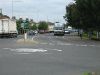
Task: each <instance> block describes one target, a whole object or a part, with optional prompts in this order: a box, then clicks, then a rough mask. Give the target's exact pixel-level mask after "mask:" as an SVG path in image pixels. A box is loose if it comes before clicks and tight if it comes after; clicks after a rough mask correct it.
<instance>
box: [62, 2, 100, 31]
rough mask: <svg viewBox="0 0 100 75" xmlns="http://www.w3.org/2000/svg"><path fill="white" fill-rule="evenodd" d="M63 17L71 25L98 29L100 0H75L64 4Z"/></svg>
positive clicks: (86, 28) (99, 26)
mask: <svg viewBox="0 0 100 75" xmlns="http://www.w3.org/2000/svg"><path fill="white" fill-rule="evenodd" d="M64 18H65V20H66V21H68V25H70V26H72V27H75V28H81V29H83V30H99V31H100V0H75V3H73V4H70V5H68V6H66V14H65V16H64Z"/></svg>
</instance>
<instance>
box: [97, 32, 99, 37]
mask: <svg viewBox="0 0 100 75" xmlns="http://www.w3.org/2000/svg"><path fill="white" fill-rule="evenodd" d="M97 39H99V32H98V31H97Z"/></svg>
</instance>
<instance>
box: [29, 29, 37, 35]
mask: <svg viewBox="0 0 100 75" xmlns="http://www.w3.org/2000/svg"><path fill="white" fill-rule="evenodd" d="M27 34H28V35H35V31H33V30H30V31H28V32H27Z"/></svg>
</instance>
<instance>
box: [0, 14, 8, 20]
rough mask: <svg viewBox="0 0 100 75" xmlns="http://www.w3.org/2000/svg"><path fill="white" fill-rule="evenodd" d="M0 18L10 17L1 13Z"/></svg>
mask: <svg viewBox="0 0 100 75" xmlns="http://www.w3.org/2000/svg"><path fill="white" fill-rule="evenodd" d="M0 19H10V17H9V16H7V15H1V16H0Z"/></svg>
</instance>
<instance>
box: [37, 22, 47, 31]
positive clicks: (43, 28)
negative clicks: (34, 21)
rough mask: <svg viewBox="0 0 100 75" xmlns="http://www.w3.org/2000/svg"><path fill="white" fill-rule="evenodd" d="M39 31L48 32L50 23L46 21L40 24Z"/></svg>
mask: <svg viewBox="0 0 100 75" xmlns="http://www.w3.org/2000/svg"><path fill="white" fill-rule="evenodd" d="M38 29H39V30H47V29H48V23H46V22H45V21H41V22H39V26H38Z"/></svg>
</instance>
